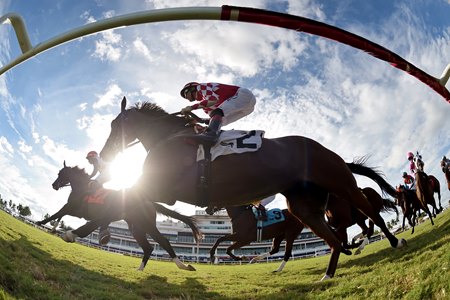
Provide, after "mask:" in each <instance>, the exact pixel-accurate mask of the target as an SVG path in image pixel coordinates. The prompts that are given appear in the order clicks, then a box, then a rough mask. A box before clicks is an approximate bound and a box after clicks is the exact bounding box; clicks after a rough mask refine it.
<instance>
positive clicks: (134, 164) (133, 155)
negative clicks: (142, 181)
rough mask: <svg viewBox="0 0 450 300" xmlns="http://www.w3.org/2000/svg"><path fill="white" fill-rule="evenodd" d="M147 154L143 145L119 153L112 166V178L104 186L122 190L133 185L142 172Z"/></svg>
mask: <svg viewBox="0 0 450 300" xmlns="http://www.w3.org/2000/svg"><path fill="white" fill-rule="evenodd" d="M146 155H147V153H146V151H145V149H144V148H143V147H142V146H141V147H139V146H135V147H131V148H129V149H127V150H125V151H124V152H123V153H120V154H118V155H117V156H116V158H115V159H114V161H113V162H112V163H111V166H110V167H111V176H112V180H111V181H109V182H107V183H105V184H104V187H105V188H109V189H114V190H120V189H124V188H128V187H131V186H133V184H134V183H135V182H136V181H137V180H138V178H139V176H140V175H141V174H142V165H143V163H144V160H145V156H146Z"/></svg>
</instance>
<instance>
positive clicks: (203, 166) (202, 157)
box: [197, 130, 264, 215]
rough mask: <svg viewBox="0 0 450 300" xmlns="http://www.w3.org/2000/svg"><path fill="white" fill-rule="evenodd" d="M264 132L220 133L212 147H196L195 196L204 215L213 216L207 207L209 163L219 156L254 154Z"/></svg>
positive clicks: (230, 131) (211, 210)
mask: <svg viewBox="0 0 450 300" xmlns="http://www.w3.org/2000/svg"><path fill="white" fill-rule="evenodd" d="M263 136H264V131H262V130H251V131H242V130H228V131H222V133H221V134H220V136H219V141H218V142H217V143H216V144H215V145H213V146H210V145H202V144H199V145H198V150H197V163H198V168H197V194H198V206H200V207H205V206H207V208H206V213H208V214H210V215H212V214H214V209H215V208H213V207H210V206H209V181H210V177H211V162H212V161H213V160H214V159H216V158H217V157H219V156H222V155H228V154H237V153H246V152H255V151H258V150H259V149H260V148H261V145H262V138H263Z"/></svg>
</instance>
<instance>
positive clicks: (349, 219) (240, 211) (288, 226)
mask: <svg viewBox="0 0 450 300" xmlns="http://www.w3.org/2000/svg"><path fill="white" fill-rule="evenodd" d="M363 193H364V195H365V196H366V197H367V199H368V200H369V202H370V204H371V205H372V207H373V208H374V210H375V211H377V212H388V211H395V212H396V213H397V215H398V211H397V208H396V207H395V203H394V202H392V201H391V200H388V199H383V198H382V197H381V196H380V195H379V194H378V193H377V192H376V191H375V190H374V189H373V188H370V187H367V188H364V189H363ZM331 197H335V196H333V195H330V199H329V202H328V205H327V207H326V210H325V213H326V216H327V222H328V225H330V226H331V227H332V228H333V231H334V232H335V233H336V235H337V237H338V238H339V239H340V241H341V242H342V243H343V246H344V249H343V250H342V251H343V252H344V253H345V254H347V255H350V254H351V252H350V251H347V250H346V249H353V248H358V249H357V250H356V252H355V254H359V253H361V251H362V249H364V246H365V245H366V244H367V243H368V239H369V238H370V237H371V236H372V235H373V232H374V223H373V222H372V221H370V220H369V227H367V225H366V223H365V221H366V220H367V216H365V215H364V214H363V213H361V212H360V211H359V210H357V209H356V208H354V207H352V206H351V205H350V204H349V203H348V202H341V203H338V202H337V201H335V199H331ZM252 207H253V206H252V205H244V206H230V207H226V211H227V213H228V216H229V217H230V218H231V223H232V225H233V233H231V234H228V235H225V236H222V237H220V238H218V239H217V240H216V242H215V243H214V245H213V247H212V248H211V250H210V257H211V262H213V261H214V255H215V252H216V249H217V247H218V246H219V244H220V243H222V242H224V241H233V242H234V243H233V244H232V245H231V246H230V247H228V248H227V250H226V253H227V254H228V255H229V256H230V257H231V258H233V259H234V260H242V257H238V256H236V255H234V254H233V253H232V251H233V250H235V249H239V248H241V247H243V246H246V245H248V244H250V243H251V242H254V241H256V239H257V226H258V225H257V221H256V218H255V215H254V212H253V210H252ZM273 214H274V217H273V218H272V219H273V220H272V222H270V224H268V225H267V226H264V227H263V228H262V234H261V237H260V238H261V240H266V239H270V238H273V241H272V248H271V250H270V251H269V252H267V253H264V254H261V255H258V256H256V257H254V258H253V259H252V260H251V261H250V262H251V263H252V262H255V261H257V260H260V259H264V258H266V257H268V256H271V255H273V254H275V253H278V252H279V251H280V245H281V242H282V241H283V240H284V239H285V240H286V246H285V253H284V257H283V261H282V263H281V264H280V266H279V267H278V269H277V270H275V271H274V272H281V271H282V270H283V268H284V266H285V265H286V263H287V261H288V260H289V258H290V257H291V256H292V246H293V243H294V241H295V239H296V238H297V237H298V235H299V234H300V233H301V232H302V230H303V228H304V227H305V226H304V225H303V223H302V222H300V221H299V220H298V219H297V218H296V217H294V216H293V215H292V214H291V213H290V212H289V211H288V210H287V209H283V210H275V211H273ZM277 214H278V215H277ZM277 219H278V220H277ZM277 221H278V222H277ZM354 224H358V226H359V227H361V229H362V232H361V233H360V234H359V235H358V236H362V237H364V240H363V241H360V242H358V243H356V242H355V240H353V241H352V244H348V237H347V228H348V227H350V226H352V225H354Z"/></svg>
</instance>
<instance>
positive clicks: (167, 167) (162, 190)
mask: <svg viewBox="0 0 450 300" xmlns="http://www.w3.org/2000/svg"><path fill="white" fill-rule="evenodd" d="M186 123H187V120H186V118H185V117H179V116H177V115H174V114H168V113H167V112H166V111H164V110H163V109H162V108H160V107H159V106H157V105H155V104H151V103H146V102H144V103H142V104H138V105H136V107H133V108H131V109H126V98H125V97H124V99H123V100H122V104H121V112H120V114H119V115H118V116H117V117H116V118H115V119H114V120H113V121H112V123H111V133H110V135H109V137H108V139H107V141H106V143H105V145H104V147H103V149H102V151H101V152H100V156H101V157H102V158H103V159H104V160H106V161H110V160H112V159H113V158H114V156H115V155H116V154H117V153H118V152H119V151H121V150H123V149H124V148H125V147H126V146H127V145H128V144H130V143H132V142H133V141H134V140H135V139H138V140H139V141H140V142H141V143H142V144H143V145H144V147H145V148H146V149H151V151H150V152H151V155H148V156H147V158H146V161H145V163H144V166H143V174H142V176H141V178H140V181H139V182H138V184H137V185H136V186H135V187H133V190H134V192H136V193H140V194H141V197H142V199H147V200H149V201H154V202H162V203H166V204H169V205H173V204H174V203H175V202H176V201H177V200H179V201H183V202H186V203H190V204H193V205H198V206H206V204H205V203H203V202H202V203H199V202H198V199H199V193H198V189H197V186H198V185H197V183H198V163H197V161H196V154H197V148H198V145H196V144H195V143H193V142H192V141H191V140H189V137H190V136H192V135H193V134H195V131H194V126H193V125H186ZM240 142H241V143H240V145H241V146H243V147H245V145H246V144H245V140H244V141H240ZM365 171H371V169H370V168H367V167H364V166H362V165H359V164H355V163H346V162H345V161H344V160H343V159H342V158H341V157H340V156H338V155H337V154H336V153H334V152H332V151H331V150H329V149H327V148H325V147H324V146H322V145H321V144H319V143H318V142H316V141H314V140H312V139H309V138H306V137H302V136H287V137H280V138H275V139H266V138H263V139H262V145H261V148H260V149H259V150H258V151H255V152H251V153H249V152H247V153H242V154H230V155H225V156H220V157H218V158H217V159H215V160H214V161H213V162H212V163H211V165H210V168H209V172H208V173H210V174H211V176H210V177H209V178H208V190H207V194H208V199H209V203H208V204H207V205H209V206H216V207H228V206H238V205H244V204H250V203H253V202H255V201H258V200H260V199H263V198H266V197H268V196H271V195H275V194H277V193H281V194H282V195H284V196H285V197H286V200H287V206H288V209H289V211H290V212H291V213H292V214H293V215H294V216H296V217H297V218H298V219H299V220H300V221H301V222H302V223H303V224H305V225H306V226H308V227H309V228H310V229H311V230H312V231H313V232H314V233H315V234H316V235H317V236H319V237H321V238H322V239H324V240H325V241H326V242H327V244H328V245H329V247H330V249H331V256H330V262H329V265H328V268H327V271H326V274H325V276H324V277H323V278H322V279H327V278H331V277H333V276H334V274H335V271H336V267H337V263H338V259H339V254H340V252H341V251H342V245H341V242H340V241H339V239H338V238H337V237H336V236H335V234H334V233H333V231H332V230H331V229H330V228H329V227H328V225H327V223H326V220H325V214H324V213H325V206H326V202H327V198H328V194H329V193H331V194H335V195H337V196H338V199H337V200H336V201H343V200H339V199H346V200H347V201H349V203H351V204H352V205H354V206H355V207H356V208H357V209H359V210H361V211H362V212H363V213H364V214H365V215H367V216H368V217H369V218H370V219H371V220H372V221H373V222H374V223H375V224H376V225H377V226H378V227H379V228H380V229H381V230H382V231H383V233H384V234H385V236H386V238H387V239H388V240H389V242H390V244H391V246H392V247H394V248H401V247H403V246H405V244H406V242H405V241H404V240H403V239H402V240H398V239H397V238H396V237H395V236H394V235H393V234H392V233H390V232H389V230H388V228H387V227H386V224H385V222H384V220H383V219H382V217H381V216H380V214H378V213H377V212H375V211H374V210H373V208H372V206H371V205H370V203H369V202H368V200H367V199H366V197H365V196H364V195H363V193H362V192H361V190H359V188H358V186H357V184H356V179H355V177H354V176H353V173H352V172H355V173H356V174H360V173H358V172H361V173H363V174H361V175H366V176H369V175H367V174H365ZM372 175H374V176H373V177H370V176H369V177H370V178H371V179H373V180H375V181H376V182H377V183H378V184H379V185H380V184H381V186H380V187H381V188H382V189H383V190H386V189H390V190H392V191H393V193H395V189H394V188H393V187H392V186H391V185H389V184H388V183H387V182H386V181H385V180H384V179H383V178H381V177H380V176H376V175H377V174H372ZM308 187H312V189H310V188H308ZM307 188H308V189H307ZM305 189H306V191H307V193H309V194H310V195H311V200H305V199H306V198H308V197H305V196H304V193H305ZM105 219H106V218H103V219H98V220H95V221H93V222H91V224H87V225H86V228H85V229H84V230H86V231H89V230H94V229H95V228H97V227H98V225H99V224H101V223H102V222H105Z"/></svg>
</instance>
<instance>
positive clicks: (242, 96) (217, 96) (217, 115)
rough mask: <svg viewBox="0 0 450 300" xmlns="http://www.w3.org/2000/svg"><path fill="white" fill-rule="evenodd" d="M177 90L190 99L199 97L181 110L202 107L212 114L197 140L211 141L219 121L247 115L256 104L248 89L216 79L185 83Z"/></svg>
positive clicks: (214, 137)
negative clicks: (192, 103)
mask: <svg viewBox="0 0 450 300" xmlns="http://www.w3.org/2000/svg"><path fill="white" fill-rule="evenodd" d="M180 94H181V96H182V97H183V98H185V99H187V100H189V101H191V102H192V101H199V102H198V103H195V104H194V105H191V106H187V107H185V108H183V109H182V110H181V112H182V113H184V114H186V113H188V112H190V111H192V110H195V109H200V108H202V109H203V110H204V111H205V113H207V114H208V115H209V116H210V117H211V120H210V125H209V127H208V130H207V131H206V133H205V134H204V136H203V137H201V138H200V140H202V141H206V142H212V143H214V142H215V141H216V140H217V137H218V135H219V132H220V127H221V126H222V125H227V124H230V123H232V122H235V121H237V120H239V119H241V118H243V117H245V116H247V115H249V114H250V113H252V112H253V110H254V107H255V104H256V98H255V96H254V95H253V93H252V92H251V91H250V90H248V89H246V88H242V87H239V86H235V85H228V84H222V83H215V82H208V83H197V82H190V83H187V84H186V85H185V86H184V87H183V89H182V90H181V91H180Z"/></svg>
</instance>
